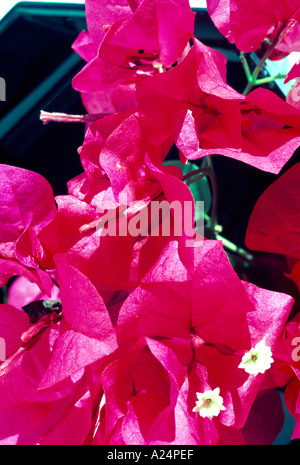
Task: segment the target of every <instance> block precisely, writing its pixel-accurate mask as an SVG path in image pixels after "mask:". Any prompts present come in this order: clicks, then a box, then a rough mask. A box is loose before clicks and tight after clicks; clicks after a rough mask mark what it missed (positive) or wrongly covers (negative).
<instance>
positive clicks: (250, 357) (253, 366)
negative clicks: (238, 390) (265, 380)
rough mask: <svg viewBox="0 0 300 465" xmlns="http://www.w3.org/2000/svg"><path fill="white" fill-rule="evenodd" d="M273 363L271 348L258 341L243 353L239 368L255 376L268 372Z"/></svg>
mask: <svg viewBox="0 0 300 465" xmlns="http://www.w3.org/2000/svg"><path fill="white" fill-rule="evenodd" d="M273 362H274V360H273V358H272V351H271V348H270V347H269V346H266V344H265V341H260V342H258V343H257V344H256V346H255V347H254V348H252V349H251V350H249V352H246V353H245V355H244V356H243V358H242V361H241V363H240V364H239V368H243V369H244V370H245V371H246V373H249V374H250V375H257V374H258V373H264V372H265V371H266V370H268V369H269V368H270V367H271V363H273Z"/></svg>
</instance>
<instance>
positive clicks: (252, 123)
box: [137, 42, 300, 173]
mask: <svg viewBox="0 0 300 465" xmlns="http://www.w3.org/2000/svg"><path fill="white" fill-rule="evenodd" d="M202 60H203V52H202V51H201V48H199V47H198V46H197V42H196V43H195V45H194V46H193V47H192V48H191V50H190V51H189V53H188V54H187V56H186V57H185V59H184V60H183V61H182V62H180V63H179V64H178V65H177V66H175V68H173V69H171V70H169V71H168V72H167V73H161V74H159V75H157V76H153V77H152V78H151V79H150V78H149V79H144V81H143V82H142V83H140V84H139V86H138V87H137V100H138V109H139V112H140V114H141V115H143V116H144V122H143V126H144V127H143V131H144V134H145V136H146V139H147V142H148V144H151V146H153V152H154V153H155V152H156V153H159V147H163V149H164V150H163V151H162V149H161V152H162V153H161V157H163V154H164V152H165V151H166V147H168V148H170V146H172V143H174V142H175V144H176V145H177V147H178V148H179V150H180V153H181V156H182V157H183V159H184V160H186V159H189V160H194V159H198V158H201V157H204V156H207V155H214V154H220V155H224V156H228V157H232V158H234V159H237V160H239V161H243V162H245V163H248V164H250V165H252V166H255V167H257V168H259V169H262V170H264V171H269V172H272V173H278V172H279V171H280V169H281V168H282V167H283V165H284V164H285V163H286V162H287V161H288V160H289V158H290V157H291V156H292V155H293V153H294V151H295V150H296V149H297V148H298V146H299V143H300V136H299V134H300V133H299V121H300V120H299V115H300V113H299V110H297V109H296V108H294V107H292V106H291V105H289V104H288V103H286V102H284V101H283V100H282V99H281V98H280V97H278V96H276V95H275V94H274V93H273V92H271V91H268V90H266V89H262V88H259V89H256V90H254V91H253V92H251V93H250V94H249V95H248V96H246V97H244V96H242V95H240V94H239V93H237V92H235V91H233V90H231V89H230V87H229V86H228V85H227V84H226V83H225V82H224V81H223V80H222V76H223V72H222V68H221V66H216V62H215V67H210V66H209V65H208V63H209V61H207V62H206V67H205V69H207V73H208V75H210V74H211V75H213V76H214V79H213V78H211V79H207V80H206V81H205V80H204V79H203V74H202V73H201V74H200V75H199V74H197V70H199V69H200V68H201V67H200V68H199V66H200V65H199V64H200V63H201V61H202ZM211 61H213V60H212V58H211ZM209 69H211V71H209ZM213 70H219V73H215V72H214V71H213ZM196 76H197V77H196ZM205 82H210V86H209V87H208V86H206V85H205V84H204V83H205ZM208 92H209V93H208ZM157 108H159V109H160V112H159V114H158V112H157ZM154 134H155V137H154V136H153V135H154ZM153 156H154V155H151V157H152V160H153Z"/></svg>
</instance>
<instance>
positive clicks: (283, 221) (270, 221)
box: [245, 163, 300, 259]
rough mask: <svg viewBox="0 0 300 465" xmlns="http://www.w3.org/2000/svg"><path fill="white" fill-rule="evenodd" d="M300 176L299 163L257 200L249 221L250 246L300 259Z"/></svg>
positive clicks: (248, 236)
mask: <svg viewBox="0 0 300 465" xmlns="http://www.w3.org/2000/svg"><path fill="white" fill-rule="evenodd" d="M299 176H300V163H296V164H295V165H294V166H293V167H292V168H290V169H288V171H286V172H285V173H284V174H283V175H281V176H280V177H279V178H278V179H277V180H276V181H275V182H274V183H272V184H271V185H270V186H269V187H268V188H267V189H266V190H265V191H264V193H263V194H262V195H261V197H260V198H259V199H258V201H257V203H256V205H255V207H254V209H253V211H252V213H251V216H250V219H249V222H248V228H247V233H246V239H245V242H246V245H247V247H249V248H250V249H253V250H260V251H265V252H271V253H277V254H282V255H287V256H290V257H294V258H296V259H300V240H299V231H300V221H299V216H298V215H297V212H298V210H299V205H300V188H299Z"/></svg>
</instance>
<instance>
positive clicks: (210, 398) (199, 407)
mask: <svg viewBox="0 0 300 465" xmlns="http://www.w3.org/2000/svg"><path fill="white" fill-rule="evenodd" d="M219 394H220V388H216V389H214V390H213V391H211V390H209V391H205V392H203V393H202V394H201V393H200V392H197V393H196V395H197V399H198V400H197V401H196V407H194V408H193V412H199V415H200V417H203V418H205V417H207V418H209V419H210V420H211V419H212V417H217V416H218V415H219V413H220V411H221V410H225V407H224V405H223V397H221V396H220V395H219Z"/></svg>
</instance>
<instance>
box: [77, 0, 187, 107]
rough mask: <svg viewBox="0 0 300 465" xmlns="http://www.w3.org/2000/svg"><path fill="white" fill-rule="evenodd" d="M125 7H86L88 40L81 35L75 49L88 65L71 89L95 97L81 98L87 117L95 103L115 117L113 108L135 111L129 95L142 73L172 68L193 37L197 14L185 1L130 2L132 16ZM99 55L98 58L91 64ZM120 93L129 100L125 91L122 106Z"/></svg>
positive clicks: (94, 4)
mask: <svg viewBox="0 0 300 465" xmlns="http://www.w3.org/2000/svg"><path fill="white" fill-rule="evenodd" d="M100 3H101V2H100ZM126 3H127V2H123V3H122V2H121V4H120V5H119V6H120V8H117V9H116V8H115V7H113V8H112V6H111V5H110V4H108V5H105V6H104V9H103V11H102V9H100V7H101V5H100V4H99V2H93V1H91V2H87V5H86V9H87V24H88V29H89V31H90V36H87V34H86V33H81V35H80V36H79V38H78V39H77V41H76V42H75V44H74V49H75V50H76V51H78V53H79V54H80V55H81V56H83V58H85V59H86V60H87V61H88V63H87V65H86V66H85V67H84V68H83V70H82V71H81V72H80V73H79V74H78V75H77V76H75V78H74V79H73V86H74V88H75V89H76V90H78V91H80V92H81V93H82V95H83V96H85V95H86V94H87V95H88V94H92V95H93V97H92V98H91V99H89V98H87V99H86V100H85V97H83V101H84V102H85V103H86V104H87V105H88V107H89V108H88V110H89V111H91V105H92V100H95V101H96V102H97V103H96V105H97V106H98V107H99V103H100V104H101V103H102V104H104V105H105V100H106V101H107V103H106V110H107V109H109V106H111V111H112V110H113V109H114V107H115V110H116V109H117V111H121V110H124V109H125V108H126V106H127V105H128V104H129V105H131V104H133V105H134V97H133V96H132V95H131V94H132V86H133V88H134V84H135V81H136V79H137V77H138V76H139V75H140V74H143V73H146V74H155V73H158V72H159V69H160V68H162V67H165V68H166V67H169V66H171V65H172V64H173V63H174V62H176V61H177V60H178V59H180V58H181V57H182V55H183V52H184V49H185V48H186V46H187V44H188V42H189V39H191V38H192V37H193V31H194V18H195V13H194V12H192V11H191V9H190V6H189V3H188V2H187V1H185V0H180V1H179V0H176V1H171V0H159V1H157V0H151V2H150V3H149V1H141V2H140V3H139V4H138V3H137V2H128V3H130V7H131V9H132V12H131V14H129V11H130V10H129V9H128V4H127V5H126ZM116 10H117V11H116ZM95 11H96V14H95ZM102 13H103V15H102ZM95 17H98V18H99V19H100V18H101V22H100V21H99V22H96V21H95ZM170 17H171V18H172V22H171V23H170ZM90 18H92V19H91V20H90ZM104 30H105V34H103V32H104ZM175 31H176V32H175ZM95 49H97V53H96V55H95V56H94V57H93V58H92V59H90V58H91V56H92V54H93V52H94V51H95ZM112 88H114V90H112ZM122 88H124V89H127V92H128V96H126V90H125V92H124V93H123V98H122V99H119V101H118V99H117V97H118V93H119V92H122ZM103 89H108V91H109V94H108V95H107V96H106V98H105V97H104V96H103V95H102V94H103V92H102V91H103ZM116 92H117V93H116ZM109 101H110V103H109ZM120 105H121V106H120ZM127 107H128V106H127ZM103 109H105V107H104V106H103V108H102V111H103ZM115 110H114V111H115Z"/></svg>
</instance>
